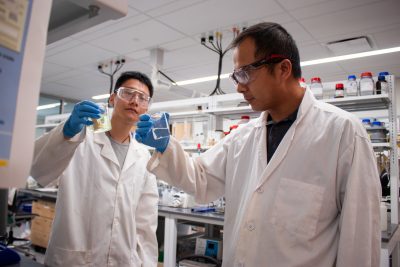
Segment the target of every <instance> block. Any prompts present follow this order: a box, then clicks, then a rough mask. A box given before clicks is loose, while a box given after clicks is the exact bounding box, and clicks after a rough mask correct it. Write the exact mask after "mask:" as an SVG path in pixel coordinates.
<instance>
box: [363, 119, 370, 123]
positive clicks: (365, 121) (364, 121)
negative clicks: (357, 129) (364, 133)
mask: <svg viewBox="0 0 400 267" xmlns="http://www.w3.org/2000/svg"><path fill="white" fill-rule="evenodd" d="M362 123H371V120H370V119H362Z"/></svg>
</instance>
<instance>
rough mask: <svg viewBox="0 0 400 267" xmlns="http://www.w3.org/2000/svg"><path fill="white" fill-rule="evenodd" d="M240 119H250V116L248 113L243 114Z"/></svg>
mask: <svg viewBox="0 0 400 267" xmlns="http://www.w3.org/2000/svg"><path fill="white" fill-rule="evenodd" d="M240 118H241V119H242V120H250V116H248V115H243V116H242V117H240Z"/></svg>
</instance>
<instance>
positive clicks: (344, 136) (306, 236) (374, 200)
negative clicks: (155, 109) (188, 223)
mask: <svg viewBox="0 0 400 267" xmlns="http://www.w3.org/2000/svg"><path fill="white" fill-rule="evenodd" d="M232 47H233V48H234V51H233V61H234V68H235V69H234V71H233V73H232V75H231V78H232V80H233V82H234V84H235V86H236V88H237V91H238V92H239V93H241V94H242V95H243V97H244V99H245V100H246V101H247V102H248V103H249V104H250V105H251V107H252V109H253V110H255V111H261V112H262V113H261V116H260V117H259V118H257V119H254V120H252V121H250V122H249V123H247V124H241V125H240V126H239V127H238V129H236V130H235V131H233V132H232V133H231V134H229V135H228V136H226V137H225V138H224V139H222V140H221V141H220V142H219V143H218V144H216V145H215V146H214V147H212V148H211V149H209V150H208V151H207V152H205V153H203V154H202V155H200V156H199V157H196V158H195V159H192V158H190V157H189V156H188V154H187V153H185V152H184V150H183V149H182V148H181V146H180V144H179V142H178V141H177V140H176V139H174V138H173V137H170V139H169V140H166V141H164V143H157V144H156V146H154V142H153V141H152V140H151V138H152V136H151V134H150V133H151V128H152V125H151V122H150V123H148V122H147V121H146V118H147V117H146V116H144V117H141V121H140V122H138V129H137V130H136V131H137V132H136V135H137V139H138V140H140V141H142V142H143V143H144V144H150V145H151V144H153V146H154V147H156V150H157V151H158V152H157V153H154V154H153V156H152V158H151V160H150V162H149V164H148V169H149V170H150V171H151V172H153V173H154V174H155V175H156V176H157V177H158V178H159V179H162V180H165V181H166V182H168V183H169V184H172V185H174V186H177V187H179V188H182V189H184V190H186V191H187V192H190V193H191V194H194V195H195V197H196V202H197V203H209V202H210V201H213V200H215V199H218V198H219V197H221V196H225V198H226V207H225V223H224V251H223V263H222V265H223V266H224V267H231V266H234V267H238V266H246V267H259V266H263V267H268V266H272V267H288V266H324V267H325V266H326V267H332V266H337V267H349V266H363V267H366V266H370V267H372V266H379V256H380V220H379V213H380V210H379V202H380V183H379V175H378V173H377V167H376V162H375V155H374V153H373V150H372V147H371V143H370V141H369V138H368V135H367V133H366V131H365V129H364V128H363V126H362V125H361V123H360V121H359V119H358V118H357V117H355V116H354V115H352V114H350V113H348V112H345V111H343V110H341V109H339V108H337V107H334V106H332V105H330V104H327V103H324V102H322V101H318V100H316V99H315V97H314V96H313V94H312V92H311V91H310V90H306V89H304V88H302V87H301V86H300V85H299V81H298V80H299V78H300V77H301V68H300V57H299V52H298V49H297V46H296V43H295V41H294V40H293V39H292V36H291V35H290V34H289V33H288V32H287V31H286V30H285V29H284V28H283V27H282V26H281V25H279V24H276V23H259V24H257V25H254V26H251V27H249V28H247V29H246V30H244V31H243V32H241V33H240V34H239V35H238V36H237V38H236V39H235V40H234V41H233V43H232Z"/></svg>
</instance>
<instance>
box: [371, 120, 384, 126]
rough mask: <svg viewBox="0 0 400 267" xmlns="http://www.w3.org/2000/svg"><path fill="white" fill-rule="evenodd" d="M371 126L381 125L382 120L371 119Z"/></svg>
mask: <svg viewBox="0 0 400 267" xmlns="http://www.w3.org/2000/svg"><path fill="white" fill-rule="evenodd" d="M372 126H382V122H380V121H373V122H372Z"/></svg>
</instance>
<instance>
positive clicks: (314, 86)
mask: <svg viewBox="0 0 400 267" xmlns="http://www.w3.org/2000/svg"><path fill="white" fill-rule="evenodd" d="M310 89H311V92H312V93H313V94H314V96H315V98H316V99H322V96H323V95H322V90H323V89H322V83H321V78H319V77H313V78H311V86H310Z"/></svg>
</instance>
